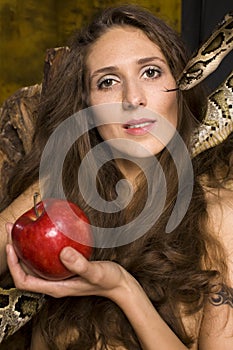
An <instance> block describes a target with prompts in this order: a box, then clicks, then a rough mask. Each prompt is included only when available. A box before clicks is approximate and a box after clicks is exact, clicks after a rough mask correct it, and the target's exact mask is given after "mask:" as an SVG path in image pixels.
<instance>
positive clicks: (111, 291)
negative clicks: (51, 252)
mask: <svg viewBox="0 0 233 350" xmlns="http://www.w3.org/2000/svg"><path fill="white" fill-rule="evenodd" d="M10 229H11V227H10V226H8V227H7V230H8V231H9V230H10ZM6 251H7V262H8V266H9V269H10V272H11V275H12V277H13V280H14V283H15V286H16V287H17V288H18V289H23V290H27V291H31V292H36V293H43V294H48V295H51V296H53V297H55V298H59V297H64V296H81V295H100V296H105V297H108V298H110V299H112V300H115V299H117V294H118V292H119V291H120V289H121V288H122V287H123V286H127V281H128V280H129V279H131V280H134V279H133V277H132V276H131V275H130V274H129V273H128V272H127V271H126V270H125V269H123V267H121V266H120V265H119V264H117V263H114V262H111V261H88V260H87V259H86V258H84V257H83V255H82V254H80V253H78V252H77V251H76V250H74V249H73V248H71V247H66V248H64V249H63V250H62V252H61V255H60V258H61V261H62V263H63V264H64V265H65V266H66V267H67V269H68V270H70V271H72V272H73V273H75V274H76V275H77V276H75V277H73V278H70V279H67V280H62V281H49V280H45V279H42V278H39V277H36V276H32V275H31V274H29V273H28V272H25V271H24V270H23V268H22V266H21V264H20V262H19V259H18V257H17V255H16V253H15V251H14V248H13V246H12V245H11V244H8V245H7V249H6Z"/></svg>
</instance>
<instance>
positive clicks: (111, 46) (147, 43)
mask: <svg viewBox="0 0 233 350" xmlns="http://www.w3.org/2000/svg"><path fill="white" fill-rule="evenodd" d="M148 55H149V56H150V55H151V56H153V55H156V56H159V57H161V58H162V59H164V55H163V54H162V52H161V50H160V48H159V47H158V46H157V45H156V44H155V43H154V42H153V41H151V40H150V39H149V38H148V37H147V35H146V34H145V33H144V32H143V31H142V30H140V29H138V28H135V27H132V26H116V27H113V28H110V29H109V30H108V31H107V32H105V33H104V34H103V35H102V36H101V37H100V38H98V39H97V40H96V42H95V43H94V44H92V46H91V47H90V50H89V53H88V55H87V61H86V63H87V66H88V68H92V66H93V65H94V66H96V65H97V64H98V63H99V64H102V65H105V64H106V65H112V64H115V63H116V64H117V61H119V60H122V61H126V60H128V59H134V57H135V58H139V57H141V56H148Z"/></svg>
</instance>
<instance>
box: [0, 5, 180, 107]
mask: <svg viewBox="0 0 233 350" xmlns="http://www.w3.org/2000/svg"><path fill="white" fill-rule="evenodd" d="M181 1H182V0H152V1H149V0H140V1H139V0H138V1H131V2H130V1H129V2H128V3H134V4H137V5H141V6H143V7H145V8H147V9H149V10H151V11H152V12H153V13H154V14H156V15H158V16H159V17H161V18H163V19H165V20H166V21H167V22H168V23H169V24H170V25H171V26H173V28H175V29H176V30H177V31H180V21H181ZM123 3H125V2H123V1H119V0H104V1H101V0H82V1H79V0H66V1H64V0H0V104H1V103H2V102H3V101H4V100H5V99H6V98H7V97H8V96H10V95H11V94H12V93H14V92H15V91H16V90H17V89H19V88H21V87H23V86H29V85H34V84H36V83H40V82H41V79H42V73H43V62H44V58H45V51H46V49H48V48H51V47H58V46H64V45H65V44H66V40H67V38H69V36H70V34H71V33H72V31H73V30H74V29H76V28H79V27H80V26H82V25H83V24H85V23H86V22H87V21H88V19H89V18H90V17H91V16H92V15H93V14H95V13H96V12H97V11H98V10H99V9H101V8H104V7H106V6H114V5H119V4H123Z"/></svg>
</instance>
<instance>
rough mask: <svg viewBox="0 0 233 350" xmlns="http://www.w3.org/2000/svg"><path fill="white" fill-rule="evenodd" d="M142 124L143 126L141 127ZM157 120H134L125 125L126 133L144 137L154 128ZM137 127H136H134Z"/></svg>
mask: <svg viewBox="0 0 233 350" xmlns="http://www.w3.org/2000/svg"><path fill="white" fill-rule="evenodd" d="M140 124H141V126H139V125H140ZM154 124H155V120H152V119H145V118H141V119H137V120H136V119H132V120H129V121H128V122H127V123H125V124H124V125H123V128H124V129H125V132H126V133H127V134H130V135H134V136H143V135H145V134H146V133H148V132H149V131H150V130H151V129H152V128H153V126H154ZM134 125H135V127H134Z"/></svg>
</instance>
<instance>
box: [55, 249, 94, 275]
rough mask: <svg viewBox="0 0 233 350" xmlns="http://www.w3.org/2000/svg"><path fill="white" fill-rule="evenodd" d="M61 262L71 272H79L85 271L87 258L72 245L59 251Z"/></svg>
mask: <svg viewBox="0 0 233 350" xmlns="http://www.w3.org/2000/svg"><path fill="white" fill-rule="evenodd" d="M60 259H61V261H62V263H63V264H64V265H65V266H66V267H67V268H68V269H69V270H70V271H72V272H74V273H76V274H80V273H83V272H85V271H86V269H87V265H88V261H87V259H86V258H85V257H84V256H83V255H82V254H81V253H79V252H78V251H77V250H75V249H74V248H72V247H65V248H63V249H62V251H61V253H60Z"/></svg>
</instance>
